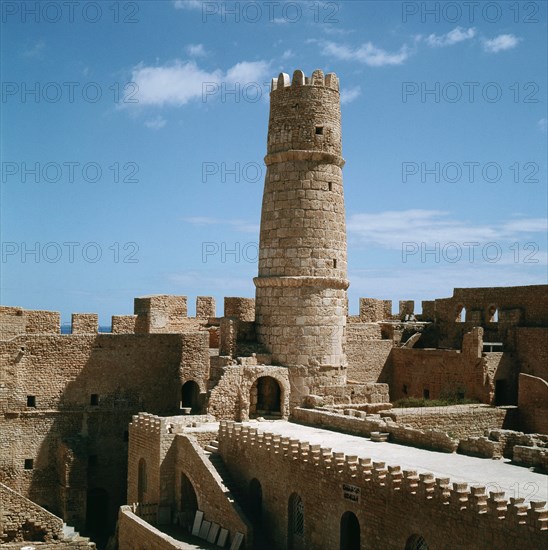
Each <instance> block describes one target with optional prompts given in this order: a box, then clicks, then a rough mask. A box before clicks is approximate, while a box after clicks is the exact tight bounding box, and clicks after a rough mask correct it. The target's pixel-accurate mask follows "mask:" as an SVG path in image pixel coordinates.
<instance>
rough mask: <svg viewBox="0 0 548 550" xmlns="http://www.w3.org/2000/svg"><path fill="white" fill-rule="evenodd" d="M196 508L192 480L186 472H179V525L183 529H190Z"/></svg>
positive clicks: (196, 503)
mask: <svg viewBox="0 0 548 550" xmlns="http://www.w3.org/2000/svg"><path fill="white" fill-rule="evenodd" d="M197 510H198V498H197V496H196V491H195V490H194V485H192V481H190V479H188V477H187V476H186V474H184V473H183V472H181V499H180V510H179V525H180V526H181V527H182V528H183V529H184V530H185V531H188V532H190V531H192V524H193V523H194V517H195V516H196V511H197Z"/></svg>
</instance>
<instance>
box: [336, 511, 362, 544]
mask: <svg viewBox="0 0 548 550" xmlns="http://www.w3.org/2000/svg"><path fill="white" fill-rule="evenodd" d="M340 550H360V522H359V521H358V518H357V517H356V514H354V513H353V512H345V513H344V514H343V515H342V517H341V537H340Z"/></svg>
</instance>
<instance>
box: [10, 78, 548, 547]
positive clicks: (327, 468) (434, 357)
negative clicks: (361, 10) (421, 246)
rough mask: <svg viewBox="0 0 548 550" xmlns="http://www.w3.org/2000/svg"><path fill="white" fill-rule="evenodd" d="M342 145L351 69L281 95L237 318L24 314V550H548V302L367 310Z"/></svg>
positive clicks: (147, 302) (179, 308)
mask: <svg viewBox="0 0 548 550" xmlns="http://www.w3.org/2000/svg"><path fill="white" fill-rule="evenodd" d="M341 135H342V133H341V113H340V96H339V80H338V78H337V76H336V75H335V74H327V75H324V74H323V72H322V71H320V70H316V71H314V72H313V73H312V74H311V75H310V76H305V75H304V73H303V72H302V71H300V70H297V71H295V72H294V74H293V77H292V79H290V78H289V76H288V75H287V74H280V75H279V77H278V78H277V79H273V81H272V89H271V94H270V119H269V123H268V139H267V154H266V157H265V164H266V166H267V173H266V179H265V187H264V195H263V204H262V213H261V229H260V247H259V265H258V275H257V277H256V278H255V279H254V280H253V282H254V284H255V289H256V290H255V292H256V294H255V299H251V298H235V297H227V298H225V299H224V312H223V315H222V316H221V317H218V316H217V312H216V305H215V301H214V299H213V298H211V297H206V296H199V297H197V298H196V315H195V316H194V317H189V316H188V314H187V297H185V296H171V295H152V296H145V297H140V298H136V299H135V303H134V315H120V316H113V317H112V327H111V332H110V333H103V332H99V331H98V316H97V315H96V314H90V313H75V314H73V316H72V330H71V333H70V334H61V333H60V315H59V313H56V312H51V311H35V310H25V309H22V308H19V307H12V306H2V307H0V545H1V546H2V547H3V548H6V549H10V550H11V549H21V548H27V549H30V548H32V549H35V550H57V549H59V550H60V549H65V548H66V549H84V548H86V549H90V548H95V547H96V546H97V548H100V549H103V548H108V549H109V550H114V549H116V548H119V549H120V550H164V549H166V550H171V549H184V548H222V547H224V548H230V549H231V550H237V549H239V548H241V549H244V548H247V549H252V548H262V549H268V550H276V549H280V550H281V549H285V548H287V549H292V550H300V549H310V550H332V549H344V550H358V549H371V550H377V549H380V548H383V549H394V550H426V549H455V548H466V549H478V550H480V549H481V550H484V549H486V548H497V549H503V548H509V549H527V550H531V549H535V548H538V549H540V548H547V547H548V510H547V509H546V506H545V505H546V499H547V497H548V482H547V479H548V478H547V476H546V472H547V471H548V382H547V380H548V307H547V300H546V298H547V286H522V287H492V288H455V290H454V292H453V295H452V296H451V297H450V298H441V299H437V300H433V301H423V302H422V312H421V313H416V312H415V310H414V304H413V302H412V301H407V300H402V301H400V303H399V308H398V312H397V313H394V312H393V308H392V303H391V302H390V301H388V300H382V299H374V298H361V299H360V303H359V315H349V314H348V301H347V288H348V286H349V281H348V278H347V246H346V229H345V209H344V193H343V177H342V170H343V166H344V162H345V161H344V159H343V156H342V140H341ZM432 403H435V404H436V406H431V407H423V406H420V407H419V406H418V405H419V404H421V405H424V404H432ZM410 404H415V405H417V406H409V405H410ZM69 526H70V527H69ZM80 533H81V534H80ZM191 542H192V544H194V546H189V544H190V543H191Z"/></svg>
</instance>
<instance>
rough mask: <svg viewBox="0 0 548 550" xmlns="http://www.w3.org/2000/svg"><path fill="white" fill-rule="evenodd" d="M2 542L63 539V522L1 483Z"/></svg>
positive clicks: (0, 531)
mask: <svg viewBox="0 0 548 550" xmlns="http://www.w3.org/2000/svg"><path fill="white" fill-rule="evenodd" d="M0 503H1V512H2V513H1V517H0V542H1V543H6V542H20V541H24V540H32V539H29V538H28V537H29V536H30V535H34V536H35V537H40V539H38V540H41V541H42V542H47V541H51V540H53V539H63V538H64V536H63V520H62V519H61V518H58V517H56V516H54V515H53V514H51V513H50V512H48V511H47V510H44V509H43V508H41V507H40V506H38V505H37V504H35V503H34V502H31V501H30V500H28V499H26V498H25V497H23V496H22V495H20V494H19V493H17V492H15V491H13V490H12V489H10V488H9V487H7V486H6V485H4V484H3V483H0Z"/></svg>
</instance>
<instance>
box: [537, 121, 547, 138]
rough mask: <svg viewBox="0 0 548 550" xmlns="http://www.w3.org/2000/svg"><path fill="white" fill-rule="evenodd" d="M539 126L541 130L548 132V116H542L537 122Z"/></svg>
mask: <svg viewBox="0 0 548 550" xmlns="http://www.w3.org/2000/svg"><path fill="white" fill-rule="evenodd" d="M537 126H538V128H539V130H540V131H541V132H542V133H543V134H545V133H546V130H547V129H548V119H546V118H541V119H540V120H539V121H538V122H537Z"/></svg>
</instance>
